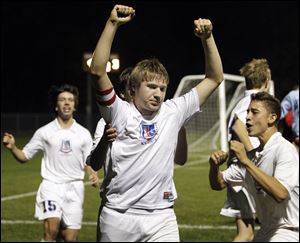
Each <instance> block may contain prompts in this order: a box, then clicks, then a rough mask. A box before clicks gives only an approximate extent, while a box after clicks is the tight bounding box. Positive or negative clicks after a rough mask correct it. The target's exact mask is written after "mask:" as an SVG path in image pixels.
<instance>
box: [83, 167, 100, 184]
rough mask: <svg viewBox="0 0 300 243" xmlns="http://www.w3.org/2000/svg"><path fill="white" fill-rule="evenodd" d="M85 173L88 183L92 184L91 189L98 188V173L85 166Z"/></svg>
mask: <svg viewBox="0 0 300 243" xmlns="http://www.w3.org/2000/svg"><path fill="white" fill-rule="evenodd" d="M85 171H86V173H87V174H88V176H89V181H90V183H91V184H92V186H93V187H98V185H99V178H98V173H97V172H96V171H94V170H93V168H92V167H91V166H89V165H86V166H85Z"/></svg>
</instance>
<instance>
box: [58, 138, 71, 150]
mask: <svg viewBox="0 0 300 243" xmlns="http://www.w3.org/2000/svg"><path fill="white" fill-rule="evenodd" d="M60 151H61V152H63V153H69V152H71V151H72V148H71V142H70V140H68V139H63V140H62V141H61V145H60Z"/></svg>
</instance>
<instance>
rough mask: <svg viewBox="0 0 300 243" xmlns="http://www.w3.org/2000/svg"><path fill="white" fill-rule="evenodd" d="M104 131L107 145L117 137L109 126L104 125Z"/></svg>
mask: <svg viewBox="0 0 300 243" xmlns="http://www.w3.org/2000/svg"><path fill="white" fill-rule="evenodd" d="M104 130H105V138H106V141H107V142H109V143H112V142H114V141H115V140H116V137H117V136H118V133H117V129H116V128H114V127H111V125H110V124H106V125H105V128H104Z"/></svg>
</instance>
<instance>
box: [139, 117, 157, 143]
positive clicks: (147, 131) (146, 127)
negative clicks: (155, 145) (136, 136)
mask: <svg viewBox="0 0 300 243" xmlns="http://www.w3.org/2000/svg"><path fill="white" fill-rule="evenodd" d="M156 137H157V126H156V123H153V124H144V123H143V122H141V124H140V138H141V140H142V141H141V142H142V144H147V143H151V142H153V141H155V140H156Z"/></svg>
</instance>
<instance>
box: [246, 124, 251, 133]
mask: <svg viewBox="0 0 300 243" xmlns="http://www.w3.org/2000/svg"><path fill="white" fill-rule="evenodd" d="M246 127H247V131H250V130H251V127H252V125H251V124H249V123H246Z"/></svg>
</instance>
